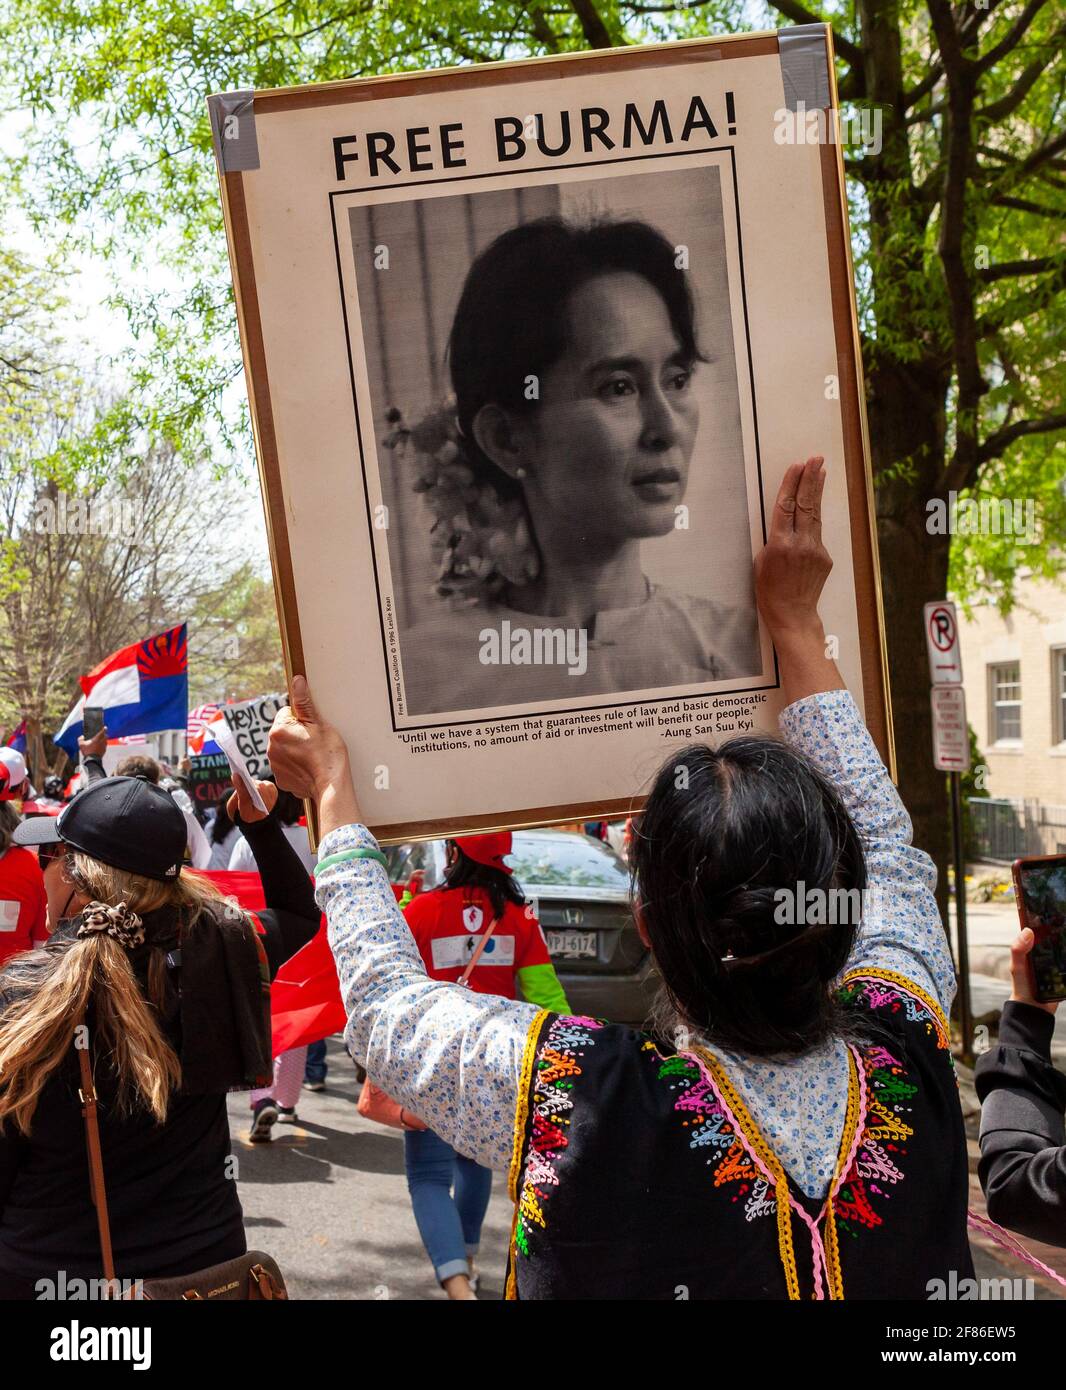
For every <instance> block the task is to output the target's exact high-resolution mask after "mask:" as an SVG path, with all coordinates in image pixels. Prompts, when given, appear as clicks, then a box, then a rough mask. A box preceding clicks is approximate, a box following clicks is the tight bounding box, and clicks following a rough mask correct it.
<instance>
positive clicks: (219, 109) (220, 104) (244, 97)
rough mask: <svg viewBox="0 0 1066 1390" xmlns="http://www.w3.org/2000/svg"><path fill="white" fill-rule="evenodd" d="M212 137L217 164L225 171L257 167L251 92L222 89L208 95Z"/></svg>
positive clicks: (256, 142) (257, 145) (242, 170)
mask: <svg viewBox="0 0 1066 1390" xmlns="http://www.w3.org/2000/svg"><path fill="white" fill-rule="evenodd" d="M207 109H208V111H209V112H210V113H211V138H212V140H213V141H214V145H215V157H216V158H217V159H218V167H219V168H220V169H221V170H222V172H223V173H224V174H237V173H243V172H245V171H246V170H248V169H258V168H259V142H258V140H257V139H256V134H255V109H254V105H253V101H252V93H251V92H223V93H221V94H220V95H218V96H213V97H208V98H207Z"/></svg>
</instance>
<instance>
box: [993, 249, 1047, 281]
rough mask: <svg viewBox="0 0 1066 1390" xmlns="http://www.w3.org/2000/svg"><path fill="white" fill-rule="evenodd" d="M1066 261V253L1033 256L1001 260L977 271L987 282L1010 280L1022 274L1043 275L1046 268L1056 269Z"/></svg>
mask: <svg viewBox="0 0 1066 1390" xmlns="http://www.w3.org/2000/svg"><path fill="white" fill-rule="evenodd" d="M1064 262H1066V253H1064V255H1061V256H1031V257H1030V258H1029V259H1028V260H1026V261H1000V262H999V264H998V265H989V266H985V267H984V268H983V269H981V270H979V271H978V272H977V278H978V279H979V280H983V281H984V282H985V284H992V283H993V282H994V281H996V280H1010V279H1014V278H1015V277H1017V276H1022V275H1042V274H1043V273H1044V271H1045V270H1056V269H1058V268H1059V267H1060V266H1061V265H1063V263H1064Z"/></svg>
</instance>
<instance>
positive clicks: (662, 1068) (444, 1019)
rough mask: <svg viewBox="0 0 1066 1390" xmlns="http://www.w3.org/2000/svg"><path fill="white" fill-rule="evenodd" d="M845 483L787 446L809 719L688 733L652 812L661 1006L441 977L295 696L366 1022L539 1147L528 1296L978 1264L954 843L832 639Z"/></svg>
mask: <svg viewBox="0 0 1066 1390" xmlns="http://www.w3.org/2000/svg"><path fill="white" fill-rule="evenodd" d="M823 484H824V474H823V471H822V460H821V459H820V458H811V459H808V460H807V462H806V464H794V465H792V467H790V468H789V469H788V470H787V472H786V474H785V477H784V480H783V482H782V484H781V489H780V492H779V494H778V497H777V502H776V505H775V507H774V511H773V519H772V524H771V532H770V539H769V542H768V544H767V545H766V547H765V548H764V550H763V551H762V552H761V554H760V556H759V558H758V561H757V563H756V576H755V582H756V592H757V596H758V601H759V605H760V608H761V610H762V614H763V617H764V619H765V621H766V624H767V626H768V628H769V630H770V632H771V635H772V637H773V641H774V645H775V647H776V649H777V654H778V660H779V663H780V671H781V682H782V687H783V690H784V695H785V698H786V700H787V701H788V704H787V707H786V708H785V709H784V710H783V711H782V714H781V732H782V735H783V737H782V738H781V739H780V740H779V739H773V738H767V737H762V736H759V737H755V736H748V737H743V738H736V739H732V740H730V741H729V742H727V743H725V744H723V745H722V746H721V747H720V748H718V749H711V748H709V747H706V746H704V745H699V744H690V745H688V746H687V747H684V748H679V749H677V750H676V751H675V753H674V754H673V756H672V757H671V758H670V760H669V761H668V762H667V763H666V764H665V765H664V767H663V768H662V770H661V772H660V773H659V776H658V777H657V779H656V780H655V783H654V785H653V787H652V790H651V792H650V794H649V796H648V799H647V804H646V806H645V809H644V811H643V814H642V816H641V820H640V826H639V829H638V830H637V831H636V835H635V842H634V850H633V866H634V889H635V898H636V901H635V904H634V910H635V913H636V917H637V924H638V926H639V929H640V932H641V934H642V936H643V938H644V940H645V942H646V944H647V945H648V946H649V947H650V949H651V950H652V951H653V953H654V956H655V960H656V965H657V967H658V969H659V972H660V974H661V976H662V979H663V985H664V1008H663V1011H662V1017H661V1018H660V1020H659V1022H658V1024H657V1027H656V1029H655V1031H654V1032H648V1033H641V1032H637V1031H636V1030H634V1029H632V1028H625V1027H620V1026H618V1025H614V1024H609V1023H604V1022H602V1021H601V1020H597V1019H591V1018H585V1017H570V1016H567V1015H565V1014H554V1013H551V1012H548V1011H546V1010H538V1009H537V1008H536V1006H535V1005H532V1004H527V1003H520V1002H518V1001H514V1000H508V999H500V998H491V997H486V996H478V995H474V994H472V993H471V992H470V991H469V990H460V989H456V988H455V987H454V986H452V985H447V984H443V983H440V982H438V981H435V980H430V979H428V978H427V977H426V975H425V972H424V970H423V968H422V963H421V960H420V959H419V956H418V953H417V950H416V949H415V946H414V943H413V942H412V941H411V938H410V934H409V933H408V932H407V930H406V927H405V925H404V922H403V919H402V917H401V916H400V914H399V912H398V910H397V908H396V906H395V902H394V899H393V896H392V892H391V888H390V885H389V879H388V875H387V873H386V871H385V868H384V865H383V863H382V862H381V860H382V858H383V856H382V855H381V853H380V851H379V850H378V848H377V845H376V844H375V842H374V839H373V837H372V836H371V835H370V833H369V832H368V831H367V829H366V828H365V826H363V825H362V824H361V823H360V822H361V817H360V814H359V807H358V804H357V802H356V798H355V793H354V789H353V786H352V781H351V775H350V771H349V768H348V754H347V750H346V748H345V746H344V743H343V741H342V739H341V738H340V736H339V735H338V734H337V732H336V731H335V730H333V729H332V728H331V727H329V726H328V725H325V724H324V723H323V722H322V721H321V720H320V719H319V717H318V716H317V714H316V712H315V709H314V705H313V704H312V702H311V699H310V695H309V692H308V691H307V688H306V683H305V682H304V681H303V680H302V678H297V679H296V681H295V682H294V689H293V697H294V699H293V709H292V711H291V712H289V711H285V712H283V713H282V714H281V715H279V717H278V719H277V720H276V721H275V724H274V729H273V732H272V735H271V745H270V759H271V764H272V766H273V768H274V771H275V774H276V776H277V777H278V779H279V781H280V782H281V783H282V784H283V785H286V786H288V787H290V788H291V789H292V790H294V791H299V792H301V793H304V794H310V795H313V796H314V797H315V798H316V799H317V801H318V807H319V814H320V818H321V819H320V824H321V829H322V832H323V839H322V843H321V845H320V850H319V852H320V855H321V858H320V862H319V865H318V874H317V888H316V894H317V897H318V901H319V904H320V906H321V907H322V908H323V910H324V911H325V912H326V914H327V918H328V922H329V932H330V942H331V945H332V947H333V950H334V954H335V955H336V959H337V969H338V974H339V976H340V982H341V990H342V994H343V996H344V999H345V1004H346V1007H347V1010H348V1027H347V1031H346V1036H347V1039H348V1043H349V1046H350V1047H351V1048H352V1050H353V1051H354V1052H356V1053H357V1054H358V1055H362V1056H365V1057H366V1065H367V1067H368V1069H369V1070H370V1071H371V1074H372V1075H373V1076H374V1077H375V1079H376V1080H377V1081H378V1082H379V1083H380V1084H381V1085H382V1086H384V1087H385V1088H387V1090H388V1091H389V1092H390V1094H392V1095H393V1096H395V1097H396V1099H397V1100H399V1101H400V1102H401V1103H402V1104H403V1105H405V1106H408V1107H409V1108H410V1109H412V1110H414V1111H415V1112H416V1113H417V1114H419V1115H421V1116H422V1118H423V1119H424V1120H425V1121H426V1122H427V1123H429V1124H430V1125H432V1127H433V1128H434V1129H435V1130H436V1131H437V1132H438V1133H440V1134H441V1136H442V1137H443V1138H445V1139H446V1140H447V1141H448V1142H449V1143H451V1144H453V1145H454V1146H455V1147H456V1148H457V1149H458V1150H459V1151H460V1152H463V1153H465V1154H468V1155H469V1156H471V1157H473V1158H475V1159H476V1160H477V1161H478V1162H480V1163H483V1164H485V1165H486V1166H489V1167H498V1168H504V1167H506V1168H509V1170H510V1177H511V1193H512V1197H513V1198H514V1200H515V1203H516V1221H515V1228H514V1238H513V1244H512V1250H511V1267H510V1272H509V1278H508V1295H509V1296H511V1297H520V1298H588V1297H600V1298H604V1297H607V1298H660V1299H674V1298H677V1297H687V1298H702V1299H710V1298H734V1299H735V1298H748V1299H785V1298H788V1299H801V1298H802V1299H808V1298H815V1299H823V1298H829V1299H843V1298H845V1297H847V1298H852V1299H854V1298H860V1299H861V1298H927V1297H928V1296H929V1294H930V1292H931V1291H932V1290H933V1288H934V1287H935V1284H934V1282H933V1281H935V1280H945V1281H946V1280H947V1279H948V1278H951V1277H954V1278H956V1279H957V1278H959V1277H964V1276H966V1277H968V1276H969V1275H970V1274H971V1273H972V1268H973V1266H972V1260H971V1256H970V1251H969V1245H968V1242H967V1233H966V1202H967V1193H968V1171H967V1153H966V1139H965V1134H964V1131H963V1124H962V1114H961V1111H960V1107H959V1100H958V1089H957V1085H956V1082H955V1078H954V1073H953V1070H952V1064H951V1054H950V1051H949V1048H948V1042H949V1038H948V1025H947V1022H946V1017H945V1014H946V1011H947V1010H948V1009H949V1008H950V1005H951V1000H952V997H953V994H954V989H955V980H954V974H953V971H952V966H951V959H950V956H949V954H948V948H947V940H946V937H945V934H944V929H943V925H942V923H941V921H940V918H939V914H938V912H937V907H936V900H935V897H934V894H933V886H934V883H935V870H934V868H933V865H932V863H931V861H930V860H929V858H928V856H927V855H925V854H924V853H922V852H921V851H919V850H917V849H915V848H914V847H913V846H912V844H911V827H910V821H909V819H908V817H907V813H906V811H905V810H904V808H903V805H902V803H901V802H900V799H899V796H898V794H897V792H896V790H895V788H894V786H893V785H892V782H891V779H890V778H889V775H888V772H887V770H886V769H885V767H884V764H883V763H882V761H881V758H880V756H879V754H878V753H877V750H876V748H875V747H874V744H873V742H872V740H871V739H870V737H869V735H868V733H867V731H866V729H865V727H864V725H863V722H862V718H861V716H860V715H859V712H858V710H857V708H856V706H855V704H854V703H853V701H852V699H851V696H850V695H849V694H848V692H847V691H846V690H845V689H844V686H843V682H842V680H841V678H840V674H839V672H838V671H837V669H836V666H835V664H834V663H833V662H832V661H830V660H829V659H828V658H827V656H826V638H825V633H824V631H823V629H822V625H821V621H820V619H819V616H818V601H819V596H820V594H821V591H822V588H823V585H824V583H825V580H826V577H827V575H828V573H829V569H830V567H831V560H830V558H829V556H828V554H827V553H826V551H825V549H824V548H823V546H822V540H821V520H820V508H821V499H822V490H823ZM682 768H684V770H685V775H684V776H683V777H682V776H680V775H679V772H680V769H682Z"/></svg>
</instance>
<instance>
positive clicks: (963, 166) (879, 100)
mask: <svg viewBox="0 0 1066 1390" xmlns="http://www.w3.org/2000/svg"><path fill="white" fill-rule="evenodd" d="M821 19H828V20H830V21H831V22H832V24H833V27H834V35H835V42H836V52H837V57H838V79H839V83H840V93H841V98H842V100H843V101H844V102H845V103H850V104H852V105H855V106H858V107H861V108H866V109H868V110H869V112H870V113H871V114H872V115H875V116H876V117H877V118H878V119H879V120H880V122H881V141H880V146H879V148H877V149H873V148H871V149H868V150H858V149H853V150H851V151H850V152H849V155H848V158H847V168H848V173H849V175H850V184H851V186H850V198H851V206H852V214H853V227H854V241H855V254H856V269H857V276H858V281H859V290H860V303H861V308H862V329H863V352H864V360H865V366H866V376H867V388H868V409H869V415H870V423H871V435H872V450H873V464H874V472H875V479H876V482H877V519H878V532H879V537H880V543H881V556H882V574H883V582H884V591H885V603H886V620H887V627H888V649H889V655H890V671H891V678H892V683H893V707H894V713H895V719H896V724H897V728H899V729H900V730H905V731H906V737H901V738H899V739H898V752H899V767H900V774H901V781H902V783H903V787H904V792H905V794H906V796H907V800H908V804H909V805H910V807H911V810H912V814H913V816H914V818H915V821H916V824H917V826H918V831H919V839H920V841H921V842H922V843H924V844H925V846H926V847H927V848H928V849H930V850H931V851H932V852H933V853H934V855H935V856H936V857H937V858H938V860H940V862H944V859H945V857H946V853H945V852H946V834H947V831H946V826H947V817H946V814H945V809H946V808H945V805H944V794H943V785H942V779H941V778H940V777H939V776H938V775H937V774H936V773H935V771H934V770H933V768H932V760H931V758H930V756H929V743H930V738H929V710H928V699H927V693H926V692H927V675H926V669H925V652H924V641H923V635H922V631H921V605H922V603H923V602H925V601H926V600H929V599H935V598H940V597H943V595H944V593H945V591H946V589H947V586H948V582H949V563H950V564H951V565H952V570H951V579H952V582H953V583H954V585H955V586H956V587H957V588H958V589H959V590H960V591H961V592H962V593H963V594H972V593H975V592H977V591H979V590H981V589H982V588H985V589H991V590H992V591H993V592H995V593H996V594H997V595H998V596H1000V597H1001V599H1002V601H1003V602H1004V604H1006V603H1008V602H1009V593H1010V585H1011V581H1012V577H1013V574H1014V572H1015V570H1016V569H1017V568H1018V565H1019V564H1020V563H1024V564H1026V565H1028V566H1030V567H1036V568H1039V569H1042V570H1044V571H1046V572H1053V571H1055V570H1056V569H1057V567H1058V564H1059V555H1058V553H1057V550H1056V549H1055V543H1057V539H1058V537H1059V535H1061V534H1062V524H1063V522H1064V520H1066V516H1064V501H1063V495H1062V489H1061V477H1062V473H1063V465H1062V453H1061V450H1062V443H1061V440H1062V430H1063V428H1064V427H1066V412H1064V410H1063V406H1062V400H1063V396H1064V390H1063V388H1064V385H1066V381H1064V376H1066V366H1064V363H1066V351H1064V348H1066V342H1064V335H1066V323H1064V316H1063V312H1062V303H1063V288H1064V283H1066V252H1064V250H1063V242H1062V233H1063V221H1064V219H1066V135H1063V134H1062V133H1061V132H1062V128H1063V122H1062V106H1063V100H1064V92H1066V58H1064V45H1063V38H1064V37H1066V25H1064V21H1063V19H1062V17H1061V10H1060V9H1059V8H1058V7H1056V6H1055V5H1054V4H1053V3H1049V2H1048V0H982V2H981V3H974V2H973V0H962V2H961V3H951V2H950V0H846V2H845V0H826V6H825V9H824V10H822V11H821V12H816V11H815V10H814V9H813V8H812V7H810V6H807V5H804V4H802V3H793V2H792V0H780V3H777V4H775V5H767V6H765V9H764V11H763V13H762V14H761V15H760V13H759V9H758V6H757V5H755V6H753V5H752V4H750V3H744V2H743V0H707V3H699V0H692V2H691V3H685V2H684V0H662V3H656V0H569V3H567V2H566V0H550V2H549V0H532V3H530V2H528V0H527V3H517V2H516V3H483V2H479V0H417V2H416V0H353V2H352V3H345V2H344V0H295V2H294V3H283V4H278V3H274V2H273V0H240V3H235V2H234V0H130V3H127V4H126V5H124V6H120V5H115V4H113V3H111V0H8V6H7V19H6V21H5V22H4V24H3V28H2V30H0V40H2V42H0V55H2V56H0V82H2V83H4V84H6V87H7V90H8V92H9V94H10V98H11V100H12V101H13V102H14V103H15V104H19V105H21V106H22V107H24V108H25V109H27V110H28V111H29V112H30V113H31V115H32V117H33V122H32V134H31V135H30V137H29V139H28V142H27V146H26V149H25V152H24V156H23V158H22V159H21V161H20V162H19V167H18V169H17V170H16V171H15V172H16V173H17V174H18V176H19V177H20V178H21V183H22V190H23V196H24V198H25V199H26V200H27V204H28V205H29V206H30V207H31V208H32V209H33V213H34V216H35V217H36V219H37V220H38V222H39V223H40V224H41V225H45V224H46V223H50V222H51V221H52V220H54V219H59V220H61V221H65V222H67V223H70V224H75V223H77V224H79V225H84V226H88V228H89V229H90V234H91V236H92V237H93V238H95V241H96V244H97V245H99V246H100V247H102V248H103V249H104V250H112V249H114V248H116V247H118V246H121V248H122V250H123V254H125V255H130V254H136V255H138V256H140V257H141V258H142V259H143V260H146V261H148V262H150V263H156V262H165V263H166V264H167V265H169V266H171V267H173V268H174V269H175V271H176V273H177V276H178V277H179V278H178V279H177V280H176V281H175V283H176V284H178V285H179V286H180V288H178V289H174V288H171V289H169V290H167V291H162V292H160V293H159V294H158V295H156V296H154V297H151V298H149V300H148V301H147V302H145V301H144V300H140V301H138V302H136V303H133V302H130V303H129V305H128V307H129V311H130V313H131V316H132V317H133V319H134V321H135V323H136V324H137V326H138V327H139V328H141V329H143V330H144V331H145V334H146V341H149V342H151V341H152V340H153V333H154V334H155V343H156V347H155V355H154V356H153V355H152V354H151V353H150V354H149V355H148V356H147V357H146V358H145V359H144V362H143V364H142V371H143V373H144V375H143V377H142V380H141V385H142V387H150V389H151V392H152V393H153V395H154V400H155V402H157V404H155V405H154V406H153V408H154V409H155V410H156V411H157V412H158V413H159V416H160V418H162V419H163V420H165V421H180V422H183V424H184V426H185V428H186V429H187V430H188V429H192V428H194V426H195V425H196V424H197V422H198V421H202V420H203V419H204V418H205V416H206V415H208V414H210V413H211V412H214V413H215V414H216V415H217V416H218V417H219V418H220V419H224V420H227V424H228V425H229V426H230V427H232V426H233V420H232V416H227V410H226V404H227V400H229V399H232V393H230V395H229V396H227V393H226V391H225V389H224V384H225V383H226V382H227V381H228V380H229V379H231V378H232V377H233V376H234V375H236V373H237V372H238V362H237V352H236V334H235V331H234V323H233V311H232V306H231V298H230V292H229V287H228V277H227V271H226V266H225V259H224V241H223V236H222V230H221V216H220V211H219V205H218V197H217V188H216V184H215V173H214V166H213V159H212V155H211V147H210V135H209V129H208V123H207V118H206V111H205V106H204V98H205V96H206V95H207V94H208V93H209V92H214V91H225V90H234V89H241V88H266V87H275V86H287V85H291V84H295V83H306V82H321V81H326V80H334V79H338V78H350V77H359V76H366V75H371V74H377V73H384V72H389V71H396V70H401V69H415V68H430V67H438V66H442V65H445V64H455V63H476V62H483V61H488V60H493V59H500V58H516V57H521V56H525V55H531V54H553V53H563V52H567V51H572V50H575V49H580V48H585V47H597V48H602V47H606V46H609V45H611V44H625V43H638V42H642V41H648V40H659V39H669V38H672V37H683V36H685V37H687V36H693V35H698V34H715V33H722V32H735V31H737V30H740V29H746V28H752V27H774V26H776V25H779V24H793V23H809V22H811V21H814V20H821ZM783 254H787V248H784V249H783ZM1001 489H1002V490H1006V491H1007V492H1008V494H1009V495H1011V496H1017V497H1020V498H1032V499H1033V500H1034V501H1035V502H1036V503H1037V505H1038V508H1039V515H1040V519H1041V526H1042V530H1041V536H1042V539H1041V543H1040V544H1039V545H1038V546H1035V547H1025V548H1024V549H1020V548H1019V547H1018V546H1017V545H1016V544H1015V543H1014V540H1013V538H1004V537H1002V536H999V537H996V536H982V537H980V538H978V539H976V540H970V539H967V542H966V543H965V544H957V545H956V546H955V547H954V550H952V545H951V539H950V537H949V536H946V535H944V536H940V535H937V534H934V533H931V531H930V530H929V528H928V527H927V524H926V523H927V506H928V503H929V502H930V501H933V500H935V499H947V498H948V497H949V496H950V494H952V493H955V494H961V495H966V494H970V493H972V494H974V495H985V494H990V493H991V494H995V495H1000V490H1001Z"/></svg>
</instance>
